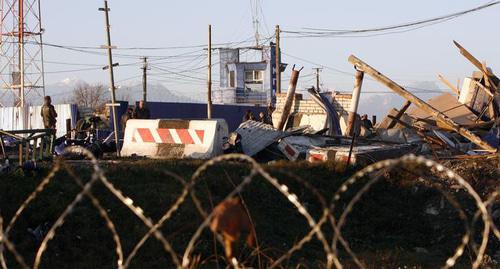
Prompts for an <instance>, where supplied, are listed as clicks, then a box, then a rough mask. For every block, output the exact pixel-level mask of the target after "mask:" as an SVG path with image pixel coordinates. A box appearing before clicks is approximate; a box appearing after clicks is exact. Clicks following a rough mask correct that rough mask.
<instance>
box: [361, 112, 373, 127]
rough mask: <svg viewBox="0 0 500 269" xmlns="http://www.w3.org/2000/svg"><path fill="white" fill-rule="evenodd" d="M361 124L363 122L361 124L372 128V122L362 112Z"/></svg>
mask: <svg viewBox="0 0 500 269" xmlns="http://www.w3.org/2000/svg"><path fill="white" fill-rule="evenodd" d="M361 124H363V126H364V127H365V128H366V129H368V130H371V129H373V124H372V122H371V121H370V120H369V119H368V115H366V114H364V115H363V116H361Z"/></svg>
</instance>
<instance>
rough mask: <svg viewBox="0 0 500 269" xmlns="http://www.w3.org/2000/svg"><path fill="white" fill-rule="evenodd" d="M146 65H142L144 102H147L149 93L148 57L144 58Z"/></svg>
mask: <svg viewBox="0 0 500 269" xmlns="http://www.w3.org/2000/svg"><path fill="white" fill-rule="evenodd" d="M142 60H143V62H144V64H143V65H142V68H141V69H142V100H143V101H144V102H147V91H148V57H144V58H142Z"/></svg>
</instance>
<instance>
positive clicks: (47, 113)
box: [40, 96, 57, 129]
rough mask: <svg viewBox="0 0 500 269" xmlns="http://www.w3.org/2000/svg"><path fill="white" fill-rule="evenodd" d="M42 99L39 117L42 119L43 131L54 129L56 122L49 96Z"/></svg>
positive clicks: (54, 110) (55, 113)
mask: <svg viewBox="0 0 500 269" xmlns="http://www.w3.org/2000/svg"><path fill="white" fill-rule="evenodd" d="M43 99H44V103H43V106H42V111H41V112H40V115H41V116H42V119H43V127H44V128H45V129H55V128H56V122H57V120H56V118H57V112H56V109H55V108H54V106H53V105H52V100H51V99H50V96H45V97H44V98H43Z"/></svg>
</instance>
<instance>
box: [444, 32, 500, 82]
mask: <svg viewBox="0 0 500 269" xmlns="http://www.w3.org/2000/svg"><path fill="white" fill-rule="evenodd" d="M453 43H454V44H455V46H457V48H458V49H459V50H460V54H462V55H463V56H464V57H465V58H466V59H467V60H469V61H470V62H471V63H472V64H473V65H474V66H475V67H476V68H477V69H479V70H480V71H481V72H483V74H484V75H485V76H487V77H488V78H490V79H491V80H492V82H493V84H494V85H495V86H497V85H499V83H500V79H499V78H498V77H497V76H495V74H493V73H491V72H489V71H488V69H487V68H485V66H484V65H483V64H482V63H481V62H480V61H479V60H478V59H477V58H476V57H474V56H473V55H472V54H471V53H470V52H469V51H468V50H466V49H465V48H464V47H462V45H460V44H459V43H458V42H457V41H455V40H453Z"/></svg>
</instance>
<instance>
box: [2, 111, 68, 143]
mask: <svg viewBox="0 0 500 269" xmlns="http://www.w3.org/2000/svg"><path fill="white" fill-rule="evenodd" d="M54 108H55V110H56V112H57V123H56V129H57V132H56V136H57V137H60V136H63V135H64V134H65V133H66V119H71V128H74V127H75V126H76V120H77V114H78V108H77V106H76V105H75V104H62V105H54ZM41 110H42V107H41V106H31V107H24V108H21V107H0V129H2V130H7V131H9V130H25V129H43V120H42V117H41V116H40V112H41ZM25 115H27V116H26V117H25ZM24 119H26V122H25V121H24Z"/></svg>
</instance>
